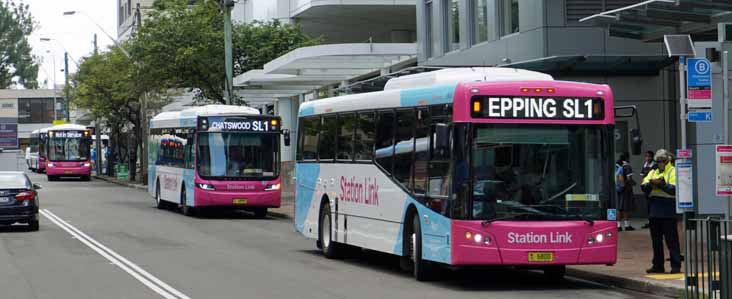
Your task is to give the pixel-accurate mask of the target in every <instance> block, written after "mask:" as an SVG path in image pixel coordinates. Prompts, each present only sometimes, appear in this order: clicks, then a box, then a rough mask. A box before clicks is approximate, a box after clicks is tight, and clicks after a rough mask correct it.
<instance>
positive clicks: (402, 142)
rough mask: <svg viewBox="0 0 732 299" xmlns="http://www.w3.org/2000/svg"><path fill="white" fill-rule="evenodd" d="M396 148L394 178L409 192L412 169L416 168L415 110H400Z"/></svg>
mask: <svg viewBox="0 0 732 299" xmlns="http://www.w3.org/2000/svg"><path fill="white" fill-rule="evenodd" d="M396 120H397V126H396V146H395V149H394V151H395V153H394V178H396V180H397V181H398V182H399V183H401V184H402V185H403V186H404V187H406V188H407V189H408V190H412V176H413V172H412V167H413V166H414V126H415V123H416V117H415V111H414V109H408V110H398V111H397V119H396Z"/></svg>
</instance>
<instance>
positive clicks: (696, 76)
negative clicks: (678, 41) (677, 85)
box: [686, 58, 712, 108]
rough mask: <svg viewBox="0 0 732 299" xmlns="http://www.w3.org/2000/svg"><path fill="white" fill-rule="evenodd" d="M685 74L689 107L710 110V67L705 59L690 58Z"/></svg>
mask: <svg viewBox="0 0 732 299" xmlns="http://www.w3.org/2000/svg"><path fill="white" fill-rule="evenodd" d="M687 61H688V70H687V72H686V98H687V100H688V103H689V107H694V108H712V65H711V64H710V63H709V60H707V59H706V58H690V59H688V60H687Z"/></svg>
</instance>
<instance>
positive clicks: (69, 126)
mask: <svg viewBox="0 0 732 299" xmlns="http://www.w3.org/2000/svg"><path fill="white" fill-rule="evenodd" d="M43 130H45V131H43ZM67 130H86V127H85V126H82V125H77V124H62V125H55V126H53V127H48V128H44V129H41V132H48V131H67Z"/></svg>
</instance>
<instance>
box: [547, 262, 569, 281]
mask: <svg viewBox="0 0 732 299" xmlns="http://www.w3.org/2000/svg"><path fill="white" fill-rule="evenodd" d="M543 270H544V277H545V278H546V279H547V280H549V281H561V280H562V279H564V274H566V273H567V266H565V265H559V266H546V267H545V268H544V269H543Z"/></svg>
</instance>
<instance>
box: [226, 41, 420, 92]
mask: <svg viewBox="0 0 732 299" xmlns="http://www.w3.org/2000/svg"><path fill="white" fill-rule="evenodd" d="M416 55H417V46H416V44H413V43H360V44H330V45H319V46H312V47H302V48H298V49H295V50H293V51H291V52H289V53H287V54H285V55H282V56H280V57H278V58H277V59H275V60H272V61H270V62H269V63H267V64H265V65H264V68H263V69H261V70H251V71H248V72H246V73H244V74H241V75H239V76H237V77H236V78H234V86H235V87H236V90H235V93H236V94H237V95H238V96H240V97H241V98H243V99H244V100H245V101H247V102H254V103H258V102H259V103H262V102H271V101H273V100H274V99H276V98H286V97H293V96H297V95H300V94H305V93H309V92H312V91H314V90H317V89H319V88H322V87H324V86H329V85H337V84H340V83H342V82H345V81H348V80H351V79H354V78H359V77H362V76H365V75H368V74H371V73H374V72H378V71H380V70H383V69H386V70H388V69H389V68H390V67H391V66H394V65H398V64H401V63H404V62H407V61H410V60H413V59H414V58H415V57H416Z"/></svg>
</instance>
